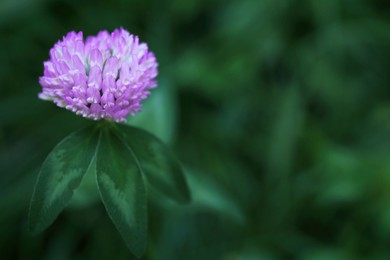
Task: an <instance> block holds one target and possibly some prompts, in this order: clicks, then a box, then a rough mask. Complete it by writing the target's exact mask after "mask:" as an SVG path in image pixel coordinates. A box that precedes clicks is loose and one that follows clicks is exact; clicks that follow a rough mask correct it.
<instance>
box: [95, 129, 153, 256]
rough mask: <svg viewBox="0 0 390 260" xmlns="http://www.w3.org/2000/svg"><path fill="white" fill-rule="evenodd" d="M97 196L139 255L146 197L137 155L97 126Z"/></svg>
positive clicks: (143, 244) (143, 241) (144, 236)
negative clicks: (99, 130) (98, 133)
mask: <svg viewBox="0 0 390 260" xmlns="http://www.w3.org/2000/svg"><path fill="white" fill-rule="evenodd" d="M96 170H97V172H96V174H97V183H98V187H99V192H100V196H101V198H102V201H103V204H104V206H105V208H106V210H107V213H108V215H109V216H110V218H111V220H112V221H113V223H114V225H115V226H116V228H117V229H118V231H119V233H120V234H121V235H122V237H123V239H124V241H125V243H126V245H127V247H128V248H129V249H130V251H131V252H132V253H133V254H134V255H135V256H137V257H141V256H142V255H143V254H144V252H145V249H146V242H147V210H146V206H147V205H146V204H147V198H146V189H145V185H144V180H143V176H142V173H141V169H140V167H139V163H138V161H137V159H136V158H135V157H134V156H133V154H132V152H131V151H130V150H129V148H128V147H127V145H126V144H125V143H124V142H123V141H122V140H121V139H120V137H118V136H117V135H116V134H115V133H114V132H113V131H111V128H108V129H107V128H105V129H102V130H101V134H100V142H99V148H98V156H97V162H96Z"/></svg>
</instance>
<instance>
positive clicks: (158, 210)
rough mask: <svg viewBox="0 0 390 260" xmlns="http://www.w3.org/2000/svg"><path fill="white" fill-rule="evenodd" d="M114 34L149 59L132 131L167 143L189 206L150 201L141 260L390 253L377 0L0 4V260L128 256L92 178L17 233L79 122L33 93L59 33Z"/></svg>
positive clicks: (384, 64)
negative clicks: (142, 47)
mask: <svg viewBox="0 0 390 260" xmlns="http://www.w3.org/2000/svg"><path fill="white" fill-rule="evenodd" d="M120 26H123V27H124V28H126V29H128V30H129V31H130V32H131V33H133V34H137V35H139V36H140V38H141V40H142V41H144V42H147V43H148V45H149V47H150V49H151V50H153V51H154V52H155V53H156V56H157V59H158V61H159V64H160V66H159V72H160V73H159V78H158V81H159V87H158V88H157V89H155V90H153V92H152V95H151V97H150V99H148V100H147V101H146V102H144V110H143V112H141V113H139V114H138V115H137V116H136V117H134V118H131V119H129V123H130V124H133V125H137V126H140V127H143V128H145V129H148V130H150V131H151V132H152V133H154V134H155V135H157V136H159V137H160V138H161V139H163V140H164V141H165V142H166V143H167V144H169V145H171V147H172V149H174V151H175V153H176V154H177V155H178V157H179V158H180V159H181V161H182V164H183V166H184V167H185V169H186V175H187V179H188V181H189V185H190V188H191V191H192V195H193V203H192V204H190V205H187V206H181V205H177V204H175V203H173V202H171V201H169V200H166V199H164V198H163V197H162V196H160V195H157V196H156V195H153V196H151V198H150V203H149V243H148V249H147V252H146V254H145V256H144V259H169V260H170V259H225V260H252V259H253V260H254V259H390V85H389V84H390V70H389V68H390V2H389V1H387V0H370V1H364V0H295V1H293V0H279V1H274V0H253V1H252V0H225V1H223V0H209V1H206V0H199V1H181V0H173V1H160V0H133V1H126V0H112V1H103V0H97V1H92V0H88V1H77V0H72V1H65V0H58V1H56V0H35V1H33V0H1V1H0V90H1V95H0V259H56V260H57V259H59V260H60V259H131V258H132V256H131V254H130V253H129V251H128V250H127V248H126V246H125V244H124V242H123V241H122V240H121V238H120V236H119V234H118V233H117V231H116V230H115V228H114V226H113V224H111V222H110V220H109V218H108V217H107V215H106V214H105V211H104V207H103V206H102V204H101V203H100V202H99V201H98V200H96V193H95V191H94V190H93V189H90V187H89V186H88V184H87V183H84V186H83V188H82V189H81V190H80V192H79V193H77V194H76V196H75V198H74V200H73V201H72V203H71V205H70V206H69V207H68V208H67V209H66V210H65V211H64V212H63V213H62V214H61V215H60V216H59V218H58V219H57V221H56V222H55V223H54V224H53V225H52V226H51V227H50V228H49V229H48V230H47V231H46V232H44V233H43V234H41V235H39V236H36V237H31V236H30V235H29V234H28V232H27V228H26V220H27V212H28V205H29V200H30V197H31V194H32V189H33V186H34V182H35V179H36V177H37V173H38V170H39V167H40V164H41V163H42V162H43V160H44V158H45V157H46V155H47V154H48V153H49V151H50V150H51V149H52V148H53V147H54V145H55V144H56V143H57V142H58V141H59V140H61V139H62V138H63V137H64V136H66V135H67V134H68V133H70V132H72V131H73V130H76V129H78V128H80V127H82V126H84V125H86V124H89V123H90V122H89V121H88V120H85V119H83V118H81V117H78V116H76V115H74V114H73V113H71V112H69V111H66V110H64V109H60V108H57V107H56V106H55V105H54V104H52V103H50V102H43V101H40V100H38V98H37V93H38V92H40V86H39V84H38V77H39V76H40V75H41V74H42V73H43V61H44V60H47V59H48V57H49V55H48V52H49V49H50V48H51V47H52V46H53V45H54V43H55V42H56V41H57V40H58V39H60V38H61V37H62V36H63V35H65V34H66V33H67V32H68V31H71V30H75V31H83V32H84V35H85V36H87V35H95V34H96V33H97V32H98V31H100V30H103V29H106V30H109V31H112V30H113V29H115V28H118V27H120Z"/></svg>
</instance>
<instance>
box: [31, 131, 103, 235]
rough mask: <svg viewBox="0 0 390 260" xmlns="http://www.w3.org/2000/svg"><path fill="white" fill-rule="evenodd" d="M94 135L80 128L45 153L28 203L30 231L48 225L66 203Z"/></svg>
mask: <svg viewBox="0 0 390 260" xmlns="http://www.w3.org/2000/svg"><path fill="white" fill-rule="evenodd" d="M97 138H98V135H97V132H96V130H94V129H91V128H90V127H87V128H84V129H82V130H79V131H76V132H74V133H72V134H70V135H68V136H67V137H65V138H64V139H63V140H62V141H61V142H60V143H58V144H57V145H56V146H55V147H54V149H53V150H52V151H51V152H50V154H49V155H48V156H47V158H46V160H45V161H44V163H43V164H42V168H41V170H40V172H39V174H38V179H37V182H36V184H35V188H34V192H33V196H32V199H31V203H30V210H29V218H28V226H29V230H30V232H31V233H32V234H37V233H39V232H42V231H43V230H44V229H46V228H47V227H48V226H50V225H51V224H52V223H53V222H54V220H55V219H56V218H57V216H58V215H59V214H60V213H61V211H62V210H63V209H64V208H65V206H66V205H67V204H68V202H69V201H70V199H71V198H72V196H73V193H74V191H75V190H76V189H77V187H78V186H79V185H80V182H81V180H82V178H83V176H84V174H85V173H86V171H87V169H88V167H90V165H91V162H92V160H93V157H94V156H95V152H96V145H97Z"/></svg>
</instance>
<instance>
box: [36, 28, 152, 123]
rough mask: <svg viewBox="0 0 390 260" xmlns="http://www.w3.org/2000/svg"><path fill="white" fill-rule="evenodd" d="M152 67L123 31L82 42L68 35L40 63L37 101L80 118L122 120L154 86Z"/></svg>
mask: <svg viewBox="0 0 390 260" xmlns="http://www.w3.org/2000/svg"><path fill="white" fill-rule="evenodd" d="M157 65H158V64H157V62H156V58H155V56H154V54H153V53H152V52H150V51H148V46H147V45H146V44H145V43H140V42H139V40H138V37H137V36H134V35H132V34H130V33H129V32H127V31H126V30H124V29H122V28H121V29H119V30H115V31H114V32H112V33H111V34H109V33H108V32H107V31H101V32H99V34H98V35H97V36H92V37H88V38H87V39H86V41H84V40H83V34H82V32H79V33H75V32H69V33H68V34H67V35H66V36H65V37H63V39H62V41H58V42H57V43H56V44H55V45H54V47H53V48H52V49H51V50H50V60H48V61H46V62H44V74H43V76H42V77H40V79H39V83H40V84H41V85H42V92H41V93H39V95H38V96H39V98H41V99H44V100H51V101H53V102H54V103H55V104H56V105H57V106H59V107H64V108H66V109H68V110H71V111H73V112H75V113H76V114H78V115H82V116H83V117H87V118H92V119H94V120H99V119H108V120H115V121H117V122H122V121H126V115H128V114H131V115H134V114H135V113H137V112H138V111H140V109H141V103H140V101H141V100H143V99H145V98H146V97H147V96H148V95H149V93H150V91H149V90H150V89H151V88H153V87H156V86H157V84H156V81H155V77H156V76H157V74H158V72H157Z"/></svg>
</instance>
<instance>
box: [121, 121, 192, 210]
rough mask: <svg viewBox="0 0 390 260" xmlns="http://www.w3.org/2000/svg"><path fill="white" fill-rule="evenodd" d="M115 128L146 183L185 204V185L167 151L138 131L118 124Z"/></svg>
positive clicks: (174, 158)
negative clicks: (138, 165) (129, 149)
mask: <svg viewBox="0 0 390 260" xmlns="http://www.w3.org/2000/svg"><path fill="white" fill-rule="evenodd" d="M117 129H118V130H119V131H118V132H119V134H120V135H121V136H123V139H124V140H125V142H126V143H127V145H128V146H129V147H130V148H131V150H132V151H133V152H134V155H135V156H136V157H137V160H138V161H139V163H140V165H141V168H142V171H143V173H144V174H145V176H146V179H147V180H148V182H149V183H150V184H151V185H152V186H153V187H154V188H155V189H156V190H158V191H160V192H161V193H163V194H165V195H167V196H169V197H170V198H172V199H174V200H176V201H178V202H180V203H188V202H189V201H190V200H191V196H190V192H189V189H188V185H187V182H186V179H185V177H184V173H183V170H182V168H181V166H180V164H179V161H178V160H177V159H176V157H175V156H174V155H173V153H172V152H171V150H170V149H169V148H168V147H167V146H165V145H164V144H163V143H162V142H161V141H160V140H159V139H157V138H156V137H155V136H153V135H151V134H149V133H148V132H146V131H144V130H142V129H139V128H136V127H132V126H128V125H118V128H117Z"/></svg>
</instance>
